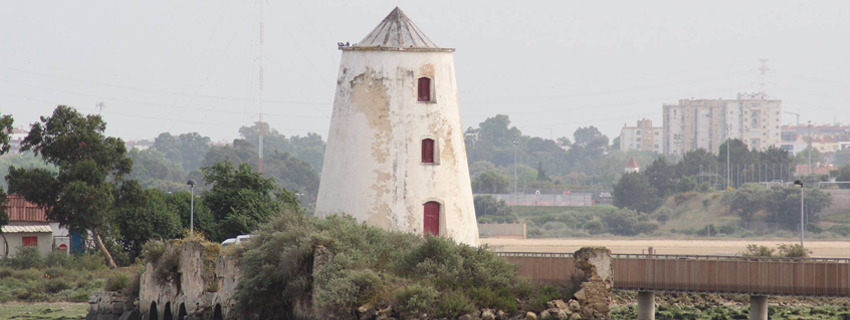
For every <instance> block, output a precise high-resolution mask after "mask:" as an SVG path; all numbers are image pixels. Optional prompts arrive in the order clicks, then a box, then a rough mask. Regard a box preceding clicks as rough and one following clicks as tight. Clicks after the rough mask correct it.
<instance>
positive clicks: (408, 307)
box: [395, 284, 437, 316]
mask: <svg viewBox="0 0 850 320" xmlns="http://www.w3.org/2000/svg"><path fill="white" fill-rule="evenodd" d="M436 299H437V290H435V289H434V288H432V287H428V286H421V285H418V284H414V285H411V286H408V287H404V288H402V289H401V290H399V291H397V292H396V294H395V309H396V310H398V311H399V312H401V313H402V314H407V315H412V316H415V315H418V314H420V313H427V312H428V311H431V310H432V307H433V305H434V300H436Z"/></svg>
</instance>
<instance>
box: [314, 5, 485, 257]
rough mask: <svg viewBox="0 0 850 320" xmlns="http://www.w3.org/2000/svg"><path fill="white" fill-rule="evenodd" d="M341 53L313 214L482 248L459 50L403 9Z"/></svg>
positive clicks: (342, 45) (388, 17)
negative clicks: (442, 43) (460, 92)
mask: <svg viewBox="0 0 850 320" xmlns="http://www.w3.org/2000/svg"><path fill="white" fill-rule="evenodd" d="M339 49H340V50H341V51H342V59H341V62H340V67H339V76H338V77H337V88H336V96H335V98H334V107H333V116H332V117H331V127H330V132H329V134H328V142H327V147H326V150H325V158H324V164H323V166H322V177H321V183H320V185H319V194H318V199H317V203H316V214H317V215H318V216H320V217H324V216H328V215H331V214H347V215H351V216H353V217H355V218H356V219H357V220H359V221H365V222H366V223H367V224H370V225H374V226H378V227H381V228H385V229H389V230H401V231H408V232H413V233H418V234H425V233H431V234H435V235H439V236H445V237H450V238H452V239H454V240H455V241H458V242H461V243H467V244H471V245H476V244H477V241H478V225H477V223H476V220H475V208H474V206H473V198H472V189H471V186H470V180H469V167H468V165H467V160H466V149H465V148H464V136H463V127H462V126H461V123H460V108H459V106H458V99H457V85H456V81H455V71H454V60H453V57H452V52H454V49H450V48H440V47H438V46H437V45H436V44H434V42H433V41H431V39H428V37H427V36H426V35H425V34H424V33H422V31H421V30H419V28H418V27H416V25H415V24H413V21H411V20H410V19H409V18H408V17H407V16H406V15H405V14H404V12H402V11H401V10H400V9H399V8H395V9H394V10H393V11H392V12H390V14H389V15H388V16H387V17H386V18H384V20H383V21H381V23H380V24H379V25H378V26H377V27H376V28H375V29H374V30H372V32H370V33H369V34H368V35H367V36H366V37H365V38H364V39H363V40H362V41H360V43H358V44H356V45H345V44H340V46H339Z"/></svg>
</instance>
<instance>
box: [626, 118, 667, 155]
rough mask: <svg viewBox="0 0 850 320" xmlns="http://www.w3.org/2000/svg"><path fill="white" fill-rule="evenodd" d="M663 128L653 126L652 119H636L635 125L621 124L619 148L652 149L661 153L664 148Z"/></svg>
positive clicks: (627, 149)
mask: <svg viewBox="0 0 850 320" xmlns="http://www.w3.org/2000/svg"><path fill="white" fill-rule="evenodd" d="M663 132H664V128H662V127H653V126H652V120H648V119H641V120H638V122H637V126H636V127H629V126H623V129H622V130H620V150H622V151H623V152H626V151H629V150H639V151H653V152H656V153H659V154H660V153H661V152H662V151H663V150H664V149H663V146H664V144H663V143H662V140H663V139H662V133H663Z"/></svg>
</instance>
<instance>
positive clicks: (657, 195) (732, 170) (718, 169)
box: [613, 139, 793, 220]
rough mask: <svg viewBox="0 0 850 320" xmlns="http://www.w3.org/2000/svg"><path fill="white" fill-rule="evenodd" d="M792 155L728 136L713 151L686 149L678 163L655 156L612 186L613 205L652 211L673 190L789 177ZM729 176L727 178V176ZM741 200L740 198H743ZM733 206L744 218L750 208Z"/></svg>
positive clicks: (711, 188)
mask: <svg viewBox="0 0 850 320" xmlns="http://www.w3.org/2000/svg"><path fill="white" fill-rule="evenodd" d="M727 143H728V145H729V157H728V158H729V166H728V167H729V172H728V175H727V173H726V171H727V170H726V168H727V165H726V164H727V162H726V159H727V156H726V151H727V150H726V145H727ZM792 164H793V159H792V158H791V155H790V154H788V152H786V151H784V150H782V149H779V148H775V147H770V148H768V149H767V150H764V151H751V150H749V149H748V148H747V146H746V145H745V144H744V142H743V141H741V140H738V139H731V140H729V141H727V142H726V143H724V144H722V145H721V146H720V149H719V150H718V153H717V154H716V155H714V154H711V153H709V152H708V151H706V150H704V149H697V150H694V151H689V152H687V153H685V154H684V155H683V156H682V158H681V159H680V160H679V161H678V162H677V163H670V162H668V161H667V160H666V159H665V158H657V159H655V160H654V161H653V162H652V163H651V164H650V165H648V166H646V168H644V169H642V170H641V171H640V173H633V174H624V175H623V176H622V177H620V180H619V181H617V182H616V183H615V184H614V186H613V194H614V199H615V200H614V201H615V205H616V206H618V207H620V208H630V209H634V210H638V211H641V212H652V211H655V210H656V209H657V208H658V207H659V206H660V205H661V203H662V201H663V199H664V198H666V197H668V196H671V195H673V194H676V193H681V192H689V191H700V192H704V191H709V190H714V189H718V188H722V187H724V186H729V187H730V188H737V187H741V186H743V185H745V183H746V182H748V181H779V180H785V181H788V180H789V179H790V177H791V167H792ZM727 176H728V177H729V178H730V179H729V180H728V181H727V179H726V177H727ZM742 201H743V199H742ZM745 202H746V201H744V202H743V203H740V204H741V205H738V204H736V207H735V208H734V209H735V211H736V213H738V214H739V215H740V216H741V217H742V218H744V220H748V219H750V218H751V215H752V213H754V212H752V211H750V210H745V209H746V208H744V206H742V205H743V204H744V203H745Z"/></svg>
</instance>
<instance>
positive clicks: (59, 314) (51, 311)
mask: <svg viewBox="0 0 850 320" xmlns="http://www.w3.org/2000/svg"><path fill="white" fill-rule="evenodd" d="M88 309H89V304H88V303H73V302H36V303H24V302H7V303H3V305H2V307H0V319H19V320H36V319H38V320H42V319H44V320H47V319H50V320H59V319H63V320H71V319H85V318H86V313H87V312H88Z"/></svg>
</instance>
